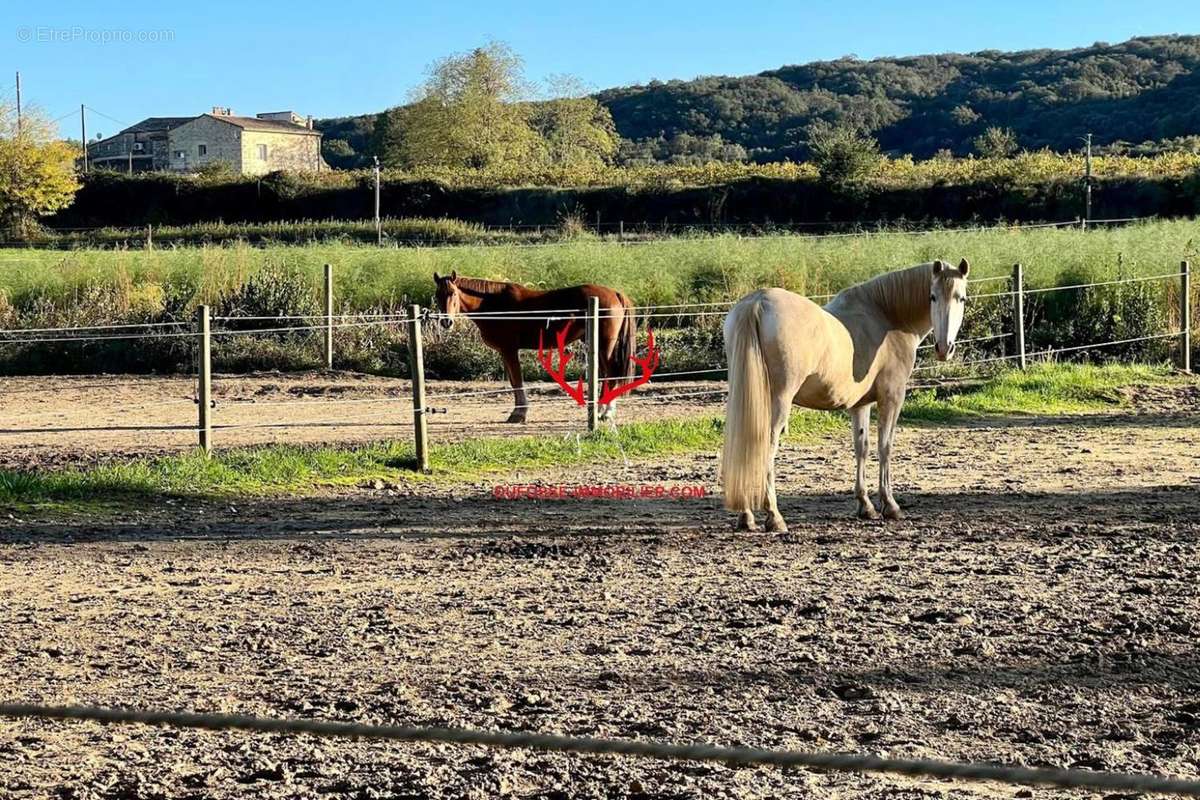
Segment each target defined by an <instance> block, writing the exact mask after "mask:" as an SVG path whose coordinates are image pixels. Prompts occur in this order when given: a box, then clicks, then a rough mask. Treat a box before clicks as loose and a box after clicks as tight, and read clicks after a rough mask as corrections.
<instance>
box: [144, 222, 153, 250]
mask: <svg viewBox="0 0 1200 800" xmlns="http://www.w3.org/2000/svg"><path fill="white" fill-rule="evenodd" d="M146 249H147V250H153V249H154V225H153V224H151V225H147V226H146Z"/></svg>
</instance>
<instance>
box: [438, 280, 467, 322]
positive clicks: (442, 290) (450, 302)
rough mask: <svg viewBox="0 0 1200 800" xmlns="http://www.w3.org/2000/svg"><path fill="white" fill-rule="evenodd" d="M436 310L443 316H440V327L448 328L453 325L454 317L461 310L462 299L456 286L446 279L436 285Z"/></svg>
mask: <svg viewBox="0 0 1200 800" xmlns="http://www.w3.org/2000/svg"><path fill="white" fill-rule="evenodd" d="M437 300H438V306H439V308H438V310H439V311H441V312H442V313H443V314H444V315H445V316H443V317H442V320H441V322H442V327H443V328H445V329H446V330H450V329H451V328H453V327H454V317H455V316H457V315H458V314H459V313H460V312H461V311H462V300H461V298H460V297H459V294H458V287H457V286H455V285H454V284H453V283H452V282H450V281H446V282H444V283H442V284H439V285H438V293H437Z"/></svg>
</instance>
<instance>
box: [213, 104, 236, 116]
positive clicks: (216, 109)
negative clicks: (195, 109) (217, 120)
mask: <svg viewBox="0 0 1200 800" xmlns="http://www.w3.org/2000/svg"><path fill="white" fill-rule="evenodd" d="M212 115H213V116H214V117H232V116H233V109H232V108H228V107H226V106H213V107H212Z"/></svg>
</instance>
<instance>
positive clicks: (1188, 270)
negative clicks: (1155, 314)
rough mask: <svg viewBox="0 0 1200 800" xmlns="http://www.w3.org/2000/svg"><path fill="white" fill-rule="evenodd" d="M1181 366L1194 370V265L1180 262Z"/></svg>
mask: <svg viewBox="0 0 1200 800" xmlns="http://www.w3.org/2000/svg"><path fill="white" fill-rule="evenodd" d="M1179 328H1180V334H1179V345H1180V348H1179V349H1180V353H1179V366H1180V367H1181V368H1182V369H1183V371H1184V372H1191V371H1192V265H1191V262H1188V261H1181V262H1180V263H1179Z"/></svg>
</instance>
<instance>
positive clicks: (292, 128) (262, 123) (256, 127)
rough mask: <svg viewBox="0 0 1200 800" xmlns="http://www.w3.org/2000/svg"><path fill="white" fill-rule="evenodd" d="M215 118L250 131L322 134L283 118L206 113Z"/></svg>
mask: <svg viewBox="0 0 1200 800" xmlns="http://www.w3.org/2000/svg"><path fill="white" fill-rule="evenodd" d="M204 116H211V117H212V118H213V119H219V120H221V121H222V122H228V123H229V124H230V125H237V126H238V127H239V128H242V129H243V130H249V131H276V132H279V133H307V134H311V135H313V136H320V135H321V132H320V131H314V130H312V129H311V128H306V127H304V126H303V125H296V124H295V123H293V122H285V121H284V120H281V119H259V118H258V117H227V116H224V115H220V116H218V115H213V114H205V115H204Z"/></svg>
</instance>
